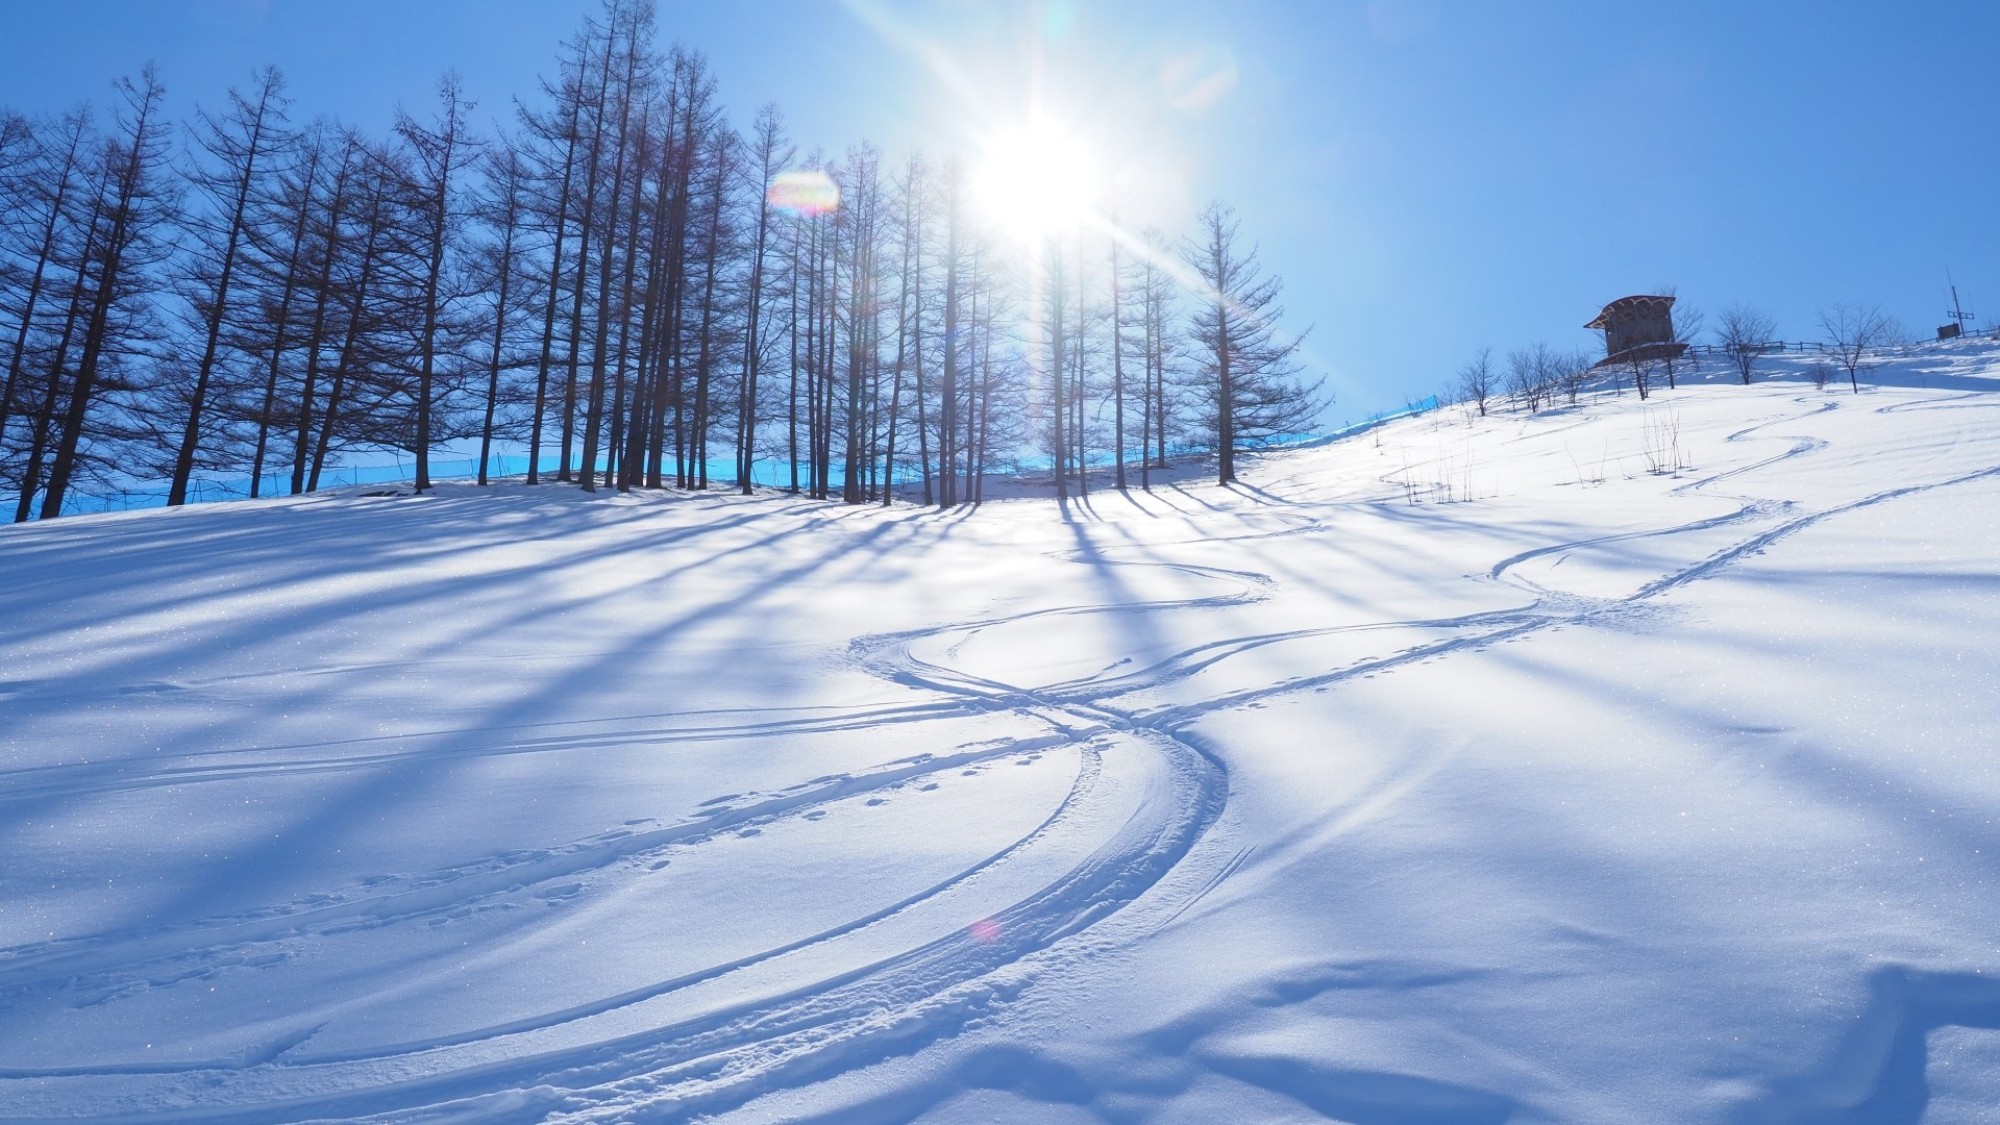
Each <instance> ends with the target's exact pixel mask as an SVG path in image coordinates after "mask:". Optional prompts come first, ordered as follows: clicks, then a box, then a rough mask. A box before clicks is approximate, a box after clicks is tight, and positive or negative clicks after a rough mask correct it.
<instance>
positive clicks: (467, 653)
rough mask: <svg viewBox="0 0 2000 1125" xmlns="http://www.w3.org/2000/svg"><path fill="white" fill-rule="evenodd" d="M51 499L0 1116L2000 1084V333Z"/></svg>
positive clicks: (14, 809)
mask: <svg viewBox="0 0 2000 1125" xmlns="http://www.w3.org/2000/svg"><path fill="white" fill-rule="evenodd" d="M1778 366H1779V370H1778V374H1779V375H1780V377H1779V378H1777V379H1774V380H1771V381H1765V382H1760V383H1758V384H1756V385H1754V386H1750V387H1743V386H1737V385H1730V384H1728V383H1724V382H1720V381H1717V382H1709V383H1698V384H1697V385H1694V386H1688V387H1683V388H1682V389H1680V390H1678V391H1671V392H1662V393H1660V394H1659V395H1657V396H1656V397H1655V398H1654V399H1653V400H1652V401H1651V402H1649V403H1645V404H1641V403H1640V402H1638V401H1637V400H1636V399H1635V398H1633V397H1631V396H1630V395H1629V394H1628V395H1627V396H1625V397H1606V398H1596V399H1594V400H1593V401H1589V402H1586V403H1585V404H1583V405H1581V406H1577V407H1566V408H1563V409H1560V410H1556V411H1552V412H1548V413H1544V414H1541V415H1538V416H1534V417H1523V416H1519V415H1514V414H1503V415H1497V416H1495V417H1491V418H1486V419H1473V418H1468V417H1467V416H1466V415H1465V414H1464V413H1463V412H1459V411H1448V412H1445V413H1442V414H1436V415H1430V416H1427V417H1424V418H1420V419H1412V420H1407V421H1403V422H1399V423H1395V424H1393V425H1390V426H1387V427H1384V428H1383V429H1381V430H1379V431H1376V432H1375V433H1373V434H1369V435H1365V436H1362V437H1360V438H1356V439H1352V440H1349V441H1345V442H1341V443H1338V444H1334V445H1329V446H1324V447H1321V448H1317V449H1308V450H1301V451H1294V452H1290V453H1284V454H1274V455H1271V456H1269V457H1266V458H1263V459H1261V460H1260V461H1259V462H1258V463H1257V464H1255V465H1254V466H1253V467H1252V468H1251V469H1250V471H1249V472H1248V473H1247V474H1246V479H1245V481H1244V483H1243V484H1242V485H1241V486H1240V487H1237V488H1232V489H1220V488H1216V487H1213V486H1208V485H1200V484H1195V483H1191V482H1186V481H1183V482H1181V483H1178V484H1174V485H1172V486H1168V487H1162V488H1159V489H1156V491H1155V492H1153V493H1152V494H1150V495H1146V494H1139V493H1135V494H1134V495H1132V496H1131V497H1130V498H1129V499H1126V498H1120V497H1118V496H1116V495H1115V494H1110V495H1107V494H1103V493H1097V494H1094V495H1093V497H1092V499H1091V500H1090V501H1089V503H1087V504H1083V505H1076V506H1073V507H1072V508H1070V509H1069V510H1068V511H1067V512H1063V511H1060V510H1058V509H1057V508H1056V507H1055V506H1054V505H1052V504H1049V503H1046V502H1037V501H1018V502H1006V503H996V504H988V505H987V506H985V507H984V508H983V509H982V510H980V511H978V512H977V513H976V514H973V513H967V512H950V513H942V514H940V513H935V512H930V511H924V510H917V509H913V508H909V507H901V506H899V507H897V508H895V509H893V510H888V511H882V510H876V509H868V510H854V509H845V508H840V507H837V506H827V505H817V504H812V503H807V502H804V501H800V500H795V499H790V498H785V497H779V496H759V497H756V498H750V499H744V498H737V497H725V496H705V497H686V496H632V497H616V496H599V497H596V498H586V497H583V496H581V495H579V494H577V493H575V492H574V491H573V490H570V489H555V488H541V489H535V490H529V489H525V488H522V487H518V486H515V487H499V488H495V489H488V490H478V489H474V488H471V487H447V488H443V489H440V490H439V491H438V492H436V493H435V494H433V495H429V496H424V497H419V498H408V497H405V498H381V497H361V496H346V497H321V498H308V499H300V500H278V501H266V502H256V503H244V504H232V505H216V506H209V507H200V508H189V509H181V510H176V511H171V512H148V513H135V514H131V515H123V516H101V517H88V518H82V519H74V520H65V521H60V522H56V523H51V524H47V525H33V526H28V527H22V528H14V529H11V530H7V531H4V532H0V715H4V720H3V721H0V767H4V768H0V856H4V860H0V1118H4V1119H8V1120H19V1119H65V1118H74V1117H83V1118H98V1119H120V1120H123V1119H137V1120H154V1119H185V1120H203V1121H215V1120H254V1121H264V1120H279V1119H303V1118H343V1119H345V1118H354V1117H363V1116H369V1115H379V1116H380V1117H381V1118H383V1119H385V1120H430V1119H467V1120H535V1119H541V1118H545V1117H553V1118H556V1119H593V1120H594V1119H603V1120H633V1119H638V1120H679V1119H685V1118H690V1117H699V1116H705V1115H714V1116H717V1117H720V1118H723V1119H727V1120H741V1121H775V1120H823V1121H901V1120H909V1119H913V1118H920V1119H924V1120H932V1121H950V1122H960V1121H963V1122H971V1121H994V1120H1006V1121H1036V1122H1072V1121H1077V1122H1080V1121H1113V1122H1123V1121H1163V1122H1198V1121H1219V1120H1232V1121H1239V1120H1240V1121H1249V1120H1260V1121H1261V1120H1269V1121H1283V1120H1318V1119H1323V1118H1332V1119H1336V1120H1344V1121H1353V1122H1362V1123H1377V1122H1440V1123H1476V1122H1498V1121H1523V1122H1529V1121H1662V1122H1666V1121H1672V1122H1809V1121H1810V1122H1821V1121H1836V1120H1847V1121H1912V1122H1913V1121H1918V1120H1922V1121H1926V1122H1959V1121H1979V1120H1992V1119H1993V1118H1992V1114H1993V1110H1992V1108H1991V1107H1992V1106H1993V1105H1994V1104H1996V1103H2000V1032H1997V1031H1995V1030H1992V1029H1993V1028H1995V1027H2000V894H1996V888H1995V886H1994V882H1995V878H1994V877H1995V874H1996V855H2000V825H1996V821H1995V818H1996V815H2000V768H1996V764H1995V759H1994V753H1993V748H1994V741H1995V738H1994V736H1995V732H1996V730H2000V656H1996V654H1995V650H1994V645H1993V638H1994V637H1995V636H1996V635H2000V561H1996V560H2000V356H1996V355H1995V354H1994V353H1993V352H1991V351H1990V350H1985V349H1983V348H1982V347H1981V346H1980V345H1975V344H1967V345H1964V346H1961V347H1956V348H1950V349H1944V350H1932V351H1928V352H1925V353H1923V354H1921V355H1918V356H1915V357H1909V358H1905V359H1902V360H1899V361H1896V362H1895V363H1894V364H1892V365H1890V366H1888V367H1885V368H1884V369H1882V370H1879V371H1877V372H1875V373H1874V375H1875V378H1876V379H1877V380H1878V381H1879V382H1880V383H1882V384H1886V385H1879V386H1871V387H1868V388H1866V393H1863V394H1861V395H1858V396H1857V395H1853V394H1849V393H1846V392H1845V391H1844V390H1841V391H1820V390H1816V389H1814V388H1812V387H1811V386H1810V385H1809V384H1808V383H1806V382H1804V381H1803V380H1802V379H1800V378H1799V377H1798V373H1797V372H1796V371H1792V370H1790V369H1788V368H1784V367H1783V366H1782V365H1778Z"/></svg>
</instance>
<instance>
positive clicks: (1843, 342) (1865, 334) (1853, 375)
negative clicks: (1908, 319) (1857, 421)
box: [1819, 303, 1896, 394]
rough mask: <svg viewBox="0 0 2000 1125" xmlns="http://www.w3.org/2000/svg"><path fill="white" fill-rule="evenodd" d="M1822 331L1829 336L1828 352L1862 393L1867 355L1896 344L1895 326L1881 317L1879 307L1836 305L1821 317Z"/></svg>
mask: <svg viewBox="0 0 2000 1125" xmlns="http://www.w3.org/2000/svg"><path fill="white" fill-rule="evenodd" d="M1819 326H1820V329H1821V330H1822V331H1823V332H1825V333H1826V349H1827V352H1828V354H1830V355H1832V356H1833V358H1834V361H1835V362H1836V363H1838V364H1840V366H1841V369H1842V370H1844V371H1846V372H1847V383H1848V386H1850V387H1852V388H1853V389H1854V393H1855V394H1860V393H1861V377H1860V374H1859V373H1860V371H1861V369H1862V368H1863V367H1866V366H1868V354H1869V353H1870V352H1872V351H1874V350H1876V349H1877V348H1881V347H1883V346H1885V345H1888V344H1891V343H1894V342H1895V338H1896V330H1895V322H1894V321H1892V320H1890V319H1889V318H1888V317H1886V316H1884V315H1883V314H1882V308H1881V306H1880V305H1849V304H1845V303H1843V304H1837V305H1834V306H1833V307H1831V308H1829V309H1826V310H1825V311H1823V312H1821V313H1820V314H1819Z"/></svg>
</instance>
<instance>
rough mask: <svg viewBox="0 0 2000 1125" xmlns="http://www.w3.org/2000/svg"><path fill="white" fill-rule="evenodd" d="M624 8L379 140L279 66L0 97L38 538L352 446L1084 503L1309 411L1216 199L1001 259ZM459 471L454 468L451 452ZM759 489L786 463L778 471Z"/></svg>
mask: <svg viewBox="0 0 2000 1125" xmlns="http://www.w3.org/2000/svg"><path fill="white" fill-rule="evenodd" d="M654 21H655V16H654V10H653V7H652V5H651V3H650V0H607V3H606V5H605V7H604V9H603V11H602V12H601V14H600V15H599V16H598V17H597V18H595V19H592V20H590V21H588V22H587V23H586V24H585V25H584V26H583V28H582V29H581V30H580V31H579V33H578V34H577V35H576V36H575V37H574V38H572V39H571V40H570V41H568V42H566V43H565V44H563V46H562V49H561V53H560V55H559V60H558V65H557V67H556V69H555V73H554V76H553V77H552V78H551V79H548V80H546V81H545V82H544V84H543V88H542V90H541V97H540V98H539V99H537V100H536V104H535V105H533V106H523V107H521V108H518V109H517V111H516V112H514V113H513V114H512V115H511V116H510V120H508V121H507V122H506V123H505V124H504V125H502V124H498V123H491V124H485V125H480V124H478V122H480V121H482V120H485V119H483V118H479V117H478V116H477V115H476V114H477V107H476V106H474V105H473V104H472V103H471V101H470V100H469V99H468V98H467V97H466V96H465V94H464V93H463V91H462V90H461V88H460V86H459V84H458V82H457V80H456V79H455V78H454V77H452V76H450V75H447V77H446V78H445V79H444V80H443V81H441V82H440V84H439V87H438V90H437V93H436V98H435V101H434V103H433V105H432V108H431V109H430V111H429V112H428V113H426V114H423V115H410V114H405V115H402V116H400V117H399V119H398V120H397V121H396V123H395V127H394V129H393V131H392V132H391V134H390V135H388V136H386V137H369V136H366V135H364V134H362V133H361V132H359V131H357V130H354V129H351V128H346V127H343V126H341V125H339V124H337V123H334V122H331V121H328V120H325V119H316V120H311V121H306V122H303V123H301V122H299V121H297V120H295V117H294V114H293V107H292V103H291V101H290V99H289V98H288V97H287V95H286V92H285V83H284V80H283V78H282V76H281V75H280V74H279V72H278V71H277V70H276V69H268V70H265V71H263V72H261V73H259V74H257V75H255V76H254V81H253V82H251V83H250V84H249V86H248V87H247V88H245V89H241V90H233V91H231V92H230V95H229V98H228V100H227V102H226V104H225V105H223V106H222V107H221V108H220V110H219V111H217V112H213V113H210V112H202V111H197V112H196V113H195V114H194V115H193V118H192V120H191V121H188V122H187V123H185V124H184V125H183V126H182V127H180V128H179V129H174V128H172V127H171V126H170V123H169V121H168V119H167V117H166V116H165V114H164V112H163V108H162V100H163V98H164V96H165V90H164V88H163V87H162V85H161V83H160V81H159V79H158V77H157V76H156V75H155V74H154V73H153V72H152V71H151V70H150V69H149V70H148V71H147V72H146V73H144V74H143V75H141V76H140V77H139V78H138V79H137V80H135V81H127V82H121V83H120V84H119V85H118V93H119V104H118V105H117V107H116V111H115V112H114V113H112V114H111V115H110V116H109V117H108V119H103V118H100V117H99V115H97V114H96V113H94V112H92V111H91V110H90V109H89V108H87V107H86V108H79V109H78V110H76V111H74V112H72V113H70V114H67V115H64V116H62V117H61V118H58V119H53V120H28V119H25V118H22V117H20V116H18V115H14V114H0V205H3V206H0V326H4V335H0V349H4V351H0V358H4V361H5V364H6V368H5V371H6V377H5V384H4V387H0V488H4V490H5V491H6V492H7V493H8V494H10V495H11V498H12V499H13V500H14V502H15V506H14V515H15V518H16V519H17V520H23V519H28V518H32V517H34V516H36V515H39V516H41V517H43V518H47V517H51V516H55V515H58V514H60V513H62V512H63V511H64V510H66V509H72V510H73V509H74V507H75V506H76V505H75V501H76V498H77V496H78V495H79V494H80V492H79V490H82V491H83V492H88V491H90V490H92V489H97V490H111V489H116V488H120V487H127V486H131V485H133V484H135V483H141V482H150V481H164V482H166V484H167V486H168V503H170V504H180V503H183V502H185V501H186V500H188V499H189V498H190V497H191V495H192V494H193V493H194V492H195V490H197V489H198V488H199V487H200V486H201V485H202V483H203V482H216V481H222V480H229V479H243V478H245V477H247V479H248V482H249V484H248V491H249V494H250V495H252V496H255V495H258V494H259V493H260V492H262V491H266V490H280V491H289V492H291V493H301V492H310V491H312V490H314V489H316V488H318V487H319V486H320V483H321V481H322V479H323V478H324V477H325V476H326V473H327V469H328V466H329V465H330V464H337V463H339V462H340V461H341V459H342V458H343V457H345V456H349V455H352V454H355V453H357V452H363V451H385V450H396V451H402V452H407V453H408V454H410V455H411V456H412V457H413V458H414V461H415V477H416V480H415V484H416V487H417V488H418V489H420V490H421V489H427V488H430V487H431V486H432V469H433V466H432V455H433V452H434V450H436V449H437V448H439V447H440V446H445V445H447V443H469V442H475V441H476V443H477V445H478V448H479V454H480V455H479V466H480V468H479V474H480V481H481V483H485V482H486V480H487V475H488V468H489V466H490V465H491V464H492V462H493V460H494V457H495V455H496V450H499V449H511V450H520V451H523V452H525V453H526V455H527V456H526V460H527V479H528V481H529V482H530V483H539V482H541V481H543V480H546V479H549V478H551V477H552V478H553V479H554V480H557V481H566V482H571V483H573V484H575V485H578V486H580V487H582V488H585V489H591V490H595V489H600V488H616V489H630V488H660V487H669V486H672V487H680V488H696V489H699V488H707V487H710V486H711V484H712V483H716V482H712V481H711V479H710V477H711V473H713V474H715V475H716V476H717V477H718V478H721V479H726V480H730V481H732V482H733V483H734V484H735V486H736V487H739V488H741V489H742V490H744V491H746V492H747V491H749V490H750V488H751V484H752V479H753V477H756V476H758V475H759V474H760V472H761V474H762V477H763V479H764V480H765V481H766V482H767V483H777V484H779V485H781V486H785V487H789V488H791V489H793V490H795V491H799V492H802V493H806V494H809V495H812V496H815V497H822V498H834V497H838V498H839V499H842V500H845V501H847V502H850V503H862V502H870V501H882V502H886V501H887V500H888V499H889V498H890V496H891V493H892V486H896V487H903V488H907V489H909V490H910V492H911V493H912V494H913V495H914V494H920V495H921V496H922V498H923V499H924V500H925V501H926V502H928V503H936V504H944V505H951V504H958V503H966V502H976V501H978V500H979V499H980V498H981V494H982V489H983V481H984V479H985V477H986V476H987V475H988V474H989V473H991V472H994V471H998V470H1000V469H1013V468H1019V467H1021V466H1022V465H1024V464H1032V463H1037V462H1040V463H1046V464H1049V465H1050V466H1051V468H1052V471H1053V476H1054V480H1055V483H1056V485H1057V487H1058V489H1059V490H1060V491H1061V492H1062V494H1064V495H1069V494H1070V493H1071V491H1072V490H1087V489H1088V488H1089V482H1090V478H1089V476H1088V475H1087V474H1086V473H1085V470H1086V469H1087V468H1090V467H1092V466H1097V467H1099V470H1100V471H1102V472H1108V474H1109V475H1110V478H1111V480H1112V482H1113V483H1114V484H1115V486H1116V487H1121V488H1122V487H1126V486H1127V484H1128V483H1129V478H1130V477H1132V476H1136V477H1137V479H1138V483H1139V484H1141V485H1142V486H1145V485H1150V483H1151V474H1152V473H1153V472H1154V471H1155V470H1157V469H1158V468H1159V467H1160V466H1161V465H1163V464H1164V463H1165V460H1166V458H1167V457H1168V455H1169V452H1170V451H1172V450H1177V449H1188V448H1208V449H1214V450H1218V451H1219V452H1220V466H1219V475H1220V476H1221V478H1222V479H1224V480H1228V479H1230V477H1231V476H1232V475H1233V455H1234V453H1235V451H1236V450H1237V449H1239V448H1244V447H1246V446H1249V445H1253V444H1255V443H1256V442H1258V441H1260V440H1263V439H1265V438H1267V437H1269V436H1271V435H1275V434H1282V433H1293V432H1301V431H1304V430H1306V429H1308V428H1309V427H1310V425H1311V424H1312V421H1313V419H1314V415H1315V414H1316V412H1317V409H1318V406H1319V402H1318V400H1317V398H1316V397H1315V394H1314V392H1313V390H1312V389H1311V388H1308V387H1305V386H1303V385H1302V384H1301V382H1300V381H1299V379H1298V364H1297V362H1296V358H1295V357H1296V354H1297V349H1298V340H1297V339H1296V338H1289V337H1281V336H1280V335H1279V334H1278V332H1277V328H1276V320H1277V318H1278V316H1279V311H1278V309H1277V307H1276V304H1275V298H1276V296H1277V283H1276V281H1275V280H1274V279H1271V278H1269V277H1266V276H1265V275H1263V273H1262V272H1261V271H1260V269H1259V268H1258V266H1257V262H1256V256H1255V252H1254V250H1246V249H1245V247H1244V245H1243V242H1242V240H1241V239H1240V238H1239V237H1238V233H1237V225H1236V220H1235V219H1234V217H1233V216H1232V215H1231V214H1230V213H1229V212H1228V211H1227V209H1225V208H1221V207H1219V206H1218V207H1212V208H1210V209H1209V210H1208V211H1207V212H1204V214H1203V215H1202V216H1201V218H1200V222H1199V224H1198V229H1197V231H1196V234H1195V235H1194V237H1192V238H1190V239H1188V240H1186V241H1184V242H1183V243H1181V244H1179V245H1174V244H1171V243H1169V242H1168V241H1167V240H1166V238H1165V237H1164V236H1162V235H1160V234H1158V233H1153V232H1149V233H1148V234H1147V235H1145V236H1143V237H1138V236H1132V235H1129V234H1126V233H1125V232H1123V231H1121V230H1119V229H1117V227H1116V226H1115V224H1111V225H1109V226H1107V227H1104V228H1101V229H1092V230H1083V231H1072V232H1069V233H1068V234H1066V235H1065V236H1064V237H1062V238H1060V239H1052V240H1051V241H1050V242H1049V244H1048V245H1046V246H1044V247H1039V248H1035V249H1034V250H1033V251H1027V250H1023V249H1020V248H1015V247H1012V246H1009V245H1005V244H1000V243H997V242H996V241H995V240H994V239H993V238H992V237H990V236H989V234H988V232H987V230H986V228H985V225H984V224H982V223H981V222H979V221H978V220H977V218H976V216H975V215H974V213H973V211H972V209H971V208H970V207H969V206H968V201H967V192H966V189H965V174H964V171H963V169H962V168H961V167H960V166H959V165H958V164H957V163H956V162H946V163H944V164H943V165H941V166H932V165H929V164H927V163H926V162H925V161H924V160H922V159H921V158H912V159H909V160H906V161H903V162H901V163H899V164H897V165H895V166H893V167H890V166H885V164H884V161H883V159H882V158H881V156H880V154H878V153H877V152H876V151H875V150H874V149H872V148H871V147H869V146H867V145H859V146H856V147H854V148H852V149H850V150H848V151H847V152H846V153H845V154H844V155H842V156H840V157H838V158H832V157H828V156H827V155H825V154H822V153H818V152H814V153H810V154H807V155H805V156H804V157H803V158H800V156H799V154H798V153H797V151H796V148H795V146H794V144H793V143H792V142H791V140H790V139H789V138H788V136H787V133H786V129H785V125H784V122H783V119H782V116H781V115H780V113H779V112H778V110H777V109H776V108H775V107H766V108H765V109H763V110H762V111H760V112H759V113H758V114H757V115H756V117H755V119H754V121H753V123H752V124H751V126H750V128H749V130H748V131H747V132H739V131H738V130H736V129H735V128H733V127H732V126H731V125H730V124H729V122H728V121H727V119H726V117H725V114H724V111H723V107H722V105H721V102H720V100H719V97H718V94H717V91H716V87H715V82H714V79H713V76H712V74H711V72H710V70H709V68H708V65H707V64H706V62H705V60H704V59H703V58H702V56H701V55H699V54H697V53H694V52H691V51H686V50H681V49H672V50H666V51H662V50H660V49H658V48H657V47H655V46H654V43H655V40H656V38H657V34H658V31H657V28H656V27H655V23H654ZM458 447H460V448H463V446H462V445H460V446H458ZM760 466H761V469H760Z"/></svg>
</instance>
